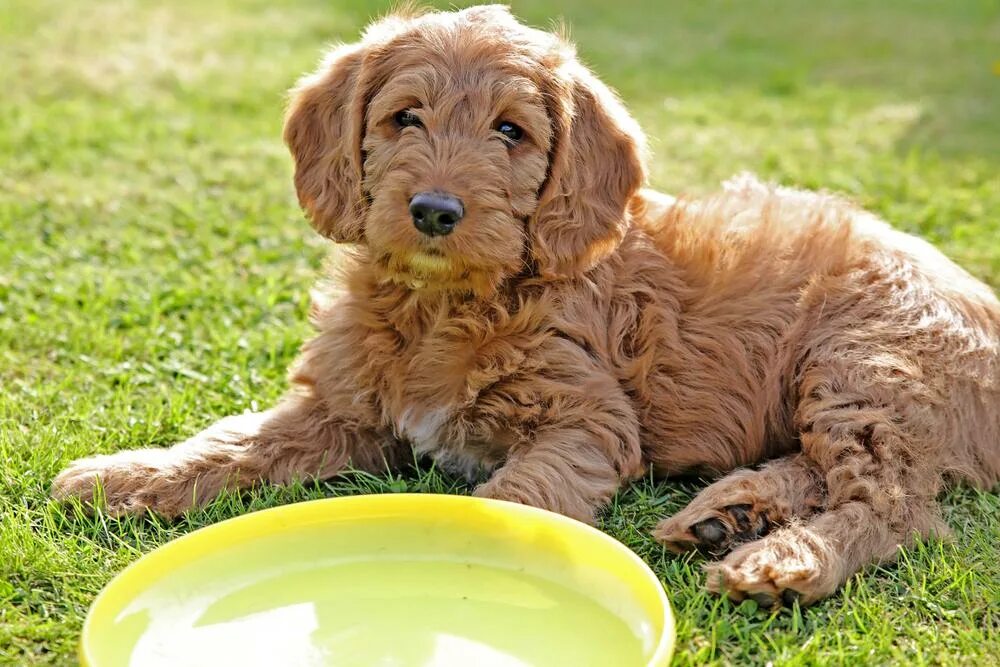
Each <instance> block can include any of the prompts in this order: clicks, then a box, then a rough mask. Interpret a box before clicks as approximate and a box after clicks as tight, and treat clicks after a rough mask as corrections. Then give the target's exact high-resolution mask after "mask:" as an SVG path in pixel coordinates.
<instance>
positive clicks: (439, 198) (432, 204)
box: [410, 192, 465, 236]
mask: <svg viewBox="0 0 1000 667" xmlns="http://www.w3.org/2000/svg"><path fill="white" fill-rule="evenodd" d="M464 213H465V209H464V208H462V200H461V199H459V198H458V197H452V196H451V195H449V194H445V193H443V192H418V193H417V194H415V195H413V199H411V200H410V215H412V216H413V224H414V226H416V228H417V229H419V230H420V231H421V232H423V233H424V234H427V235H428V236H444V235H446V234H451V230H453V229H455V225H457V224H458V221H459V220H461V219H462V215H463V214H464Z"/></svg>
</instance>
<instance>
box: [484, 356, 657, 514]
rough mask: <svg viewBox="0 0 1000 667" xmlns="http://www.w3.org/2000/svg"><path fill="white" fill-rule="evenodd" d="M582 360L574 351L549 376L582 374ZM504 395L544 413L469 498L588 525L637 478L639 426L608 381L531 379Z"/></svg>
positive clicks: (592, 377)
mask: <svg viewBox="0 0 1000 667" xmlns="http://www.w3.org/2000/svg"><path fill="white" fill-rule="evenodd" d="M551 358H555V359H559V357H558V356H557V355H556V354H552V355H551ZM588 361H589V360H587V359H586V358H585V357H584V356H583V355H582V354H581V353H580V351H576V354H574V355H572V356H570V355H567V356H566V358H565V359H564V363H562V364H560V365H559V366H558V367H557V368H556V369H554V370H553V371H552V373H553V374H555V373H557V372H565V371H567V370H570V371H574V370H577V369H580V370H584V369H586V368H587V367H586V365H585V364H587V362H588ZM581 367H582V368H581ZM561 380H564V381H561ZM504 391H505V393H507V394H509V395H519V396H523V397H525V400H529V399H528V398H527V397H530V400H531V402H532V403H534V404H536V405H542V406H545V409H544V414H543V416H542V417H541V419H540V423H539V424H538V425H537V427H534V428H532V429H531V433H530V434H526V436H529V435H530V439H528V440H526V441H523V442H521V443H520V444H518V445H516V446H515V447H514V448H513V449H512V450H511V451H510V453H509V454H508V456H507V460H506V462H505V463H504V464H503V466H501V467H500V468H499V469H498V470H496V471H495V472H494V473H493V476H492V477H491V478H490V479H489V480H488V481H487V482H486V483H484V484H483V485H481V486H480V487H479V488H478V489H476V495H479V496H484V497H489V498H498V499H500V500H510V501H514V502H519V503H524V504H526V505H533V506H535V507H541V508H543V509H548V510H552V511H554V512H559V513H561V514H565V515H567V516H570V517H573V518H575V519H578V520H580V521H585V522H590V523H592V522H593V521H594V517H595V512H596V511H597V510H598V509H599V508H600V507H602V506H603V505H605V504H607V503H608V501H610V500H611V497H612V496H613V495H614V494H615V492H616V491H617V490H618V488H619V487H620V486H621V485H622V484H623V483H624V482H628V481H629V480H631V479H634V478H636V477H638V476H640V475H642V472H643V462H642V453H641V450H640V446H639V423H638V419H637V417H636V415H635V412H634V411H633V410H632V406H631V405H630V403H629V401H628V398H627V397H626V396H625V394H624V393H623V392H622V390H621V388H620V387H619V385H618V383H617V382H616V381H615V380H614V379H612V378H610V377H607V376H606V375H603V374H601V373H600V371H597V370H594V371H593V373H592V374H590V375H582V376H579V377H566V378H558V379H557V378H555V377H546V378H545V379H543V380H539V378H538V376H535V377H533V378H529V379H526V380H524V381H523V382H522V383H521V384H519V386H516V387H509V388H505V389H504Z"/></svg>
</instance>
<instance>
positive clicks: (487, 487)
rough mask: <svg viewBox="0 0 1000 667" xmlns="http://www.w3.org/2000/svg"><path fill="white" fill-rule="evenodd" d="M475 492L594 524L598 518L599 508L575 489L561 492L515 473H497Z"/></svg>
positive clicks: (477, 494) (484, 496) (481, 496)
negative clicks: (511, 474) (536, 483)
mask: <svg viewBox="0 0 1000 667" xmlns="http://www.w3.org/2000/svg"><path fill="white" fill-rule="evenodd" d="M473 495H476V496H479V497H480V498H493V499H494V500H507V501H509V502H513V503H520V504H522V505H531V506H532V507H540V508H541V509H545V510H549V511H550V512H558V513H559V514H564V515H566V516H568V517H570V518H573V519H576V520H577V521H582V522H584V523H589V524H593V523H594V522H595V519H596V513H595V508H594V507H593V506H592V505H591V504H589V503H587V502H586V500H585V499H583V498H581V497H580V496H579V495H577V494H575V493H573V490H572V489H566V490H565V491H563V492H560V491H557V490H555V489H549V488H542V487H540V486H537V485H533V484H532V483H530V482H525V481H524V480H516V479H512V477H511V476H503V475H494V477H493V478H492V479H490V480H489V481H487V482H485V483H483V484H480V485H479V486H478V487H476V490H475V491H473Z"/></svg>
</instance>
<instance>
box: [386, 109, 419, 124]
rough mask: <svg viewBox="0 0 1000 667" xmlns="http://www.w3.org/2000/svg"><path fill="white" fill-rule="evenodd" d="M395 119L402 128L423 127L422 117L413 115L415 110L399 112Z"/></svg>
mask: <svg viewBox="0 0 1000 667" xmlns="http://www.w3.org/2000/svg"><path fill="white" fill-rule="evenodd" d="M393 119H394V120H395V121H396V125H399V126H400V127H421V126H422V125H423V123H421V122H420V117H419V116H418V115H417V114H415V113H413V109H403V110H402V111H397V112H396V115H395V116H393Z"/></svg>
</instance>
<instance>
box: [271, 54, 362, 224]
mask: <svg viewBox="0 0 1000 667" xmlns="http://www.w3.org/2000/svg"><path fill="white" fill-rule="evenodd" d="M366 50H367V49H366V47H365V46H364V45H363V44H352V45H347V46H341V47H338V48H336V49H334V50H333V51H331V52H330V53H329V54H328V55H327V56H326V58H324V59H323V63H322V64H321V65H320V68H319V70H317V71H316V72H315V73H314V74H311V75H309V76H306V77H304V78H303V79H301V80H300V81H299V83H298V84H297V85H296V86H295V88H294V89H293V90H292V93H291V101H290V103H289V106H288V110H287V112H286V113H285V143H286V144H288V148H289V150H291V152H292V157H293V158H294V160H295V190H296V192H297V193H298V197H299V204H300V205H301V206H302V208H303V209H305V211H306V214H307V215H308V216H309V220H310V221H311V222H312V225H313V227H315V228H316V231H318V232H319V233H320V234H322V235H323V236H328V237H330V238H332V239H333V240H335V241H339V242H358V241H361V240H362V239H363V237H364V227H363V218H364V211H365V208H366V206H367V202H366V200H365V194H364V192H363V191H362V189H361V169H362V167H361V160H362V157H361V135H362V123H363V122H364V111H365V99H364V98H365V96H364V95H363V94H362V93H361V91H360V90H359V79H360V78H361V70H362V63H363V60H364V55H365V52H366Z"/></svg>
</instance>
